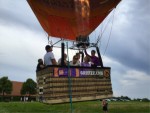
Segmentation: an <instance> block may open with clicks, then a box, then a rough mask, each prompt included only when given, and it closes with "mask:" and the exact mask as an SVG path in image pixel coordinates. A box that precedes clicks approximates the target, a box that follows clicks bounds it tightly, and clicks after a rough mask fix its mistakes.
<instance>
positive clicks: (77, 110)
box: [0, 101, 150, 113]
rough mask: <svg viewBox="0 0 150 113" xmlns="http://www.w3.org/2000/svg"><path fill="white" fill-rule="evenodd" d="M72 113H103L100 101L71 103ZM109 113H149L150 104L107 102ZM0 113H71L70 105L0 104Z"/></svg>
mask: <svg viewBox="0 0 150 113" xmlns="http://www.w3.org/2000/svg"><path fill="white" fill-rule="evenodd" d="M72 105H73V112H72V113H103V112H102V107H101V102H100V101H88V102H77V103H73V104H72ZM108 109H109V113H150V102H109V107H108ZM0 113H71V110H70V104H69V103H67V104H56V105H48V104H42V103H39V102H0Z"/></svg>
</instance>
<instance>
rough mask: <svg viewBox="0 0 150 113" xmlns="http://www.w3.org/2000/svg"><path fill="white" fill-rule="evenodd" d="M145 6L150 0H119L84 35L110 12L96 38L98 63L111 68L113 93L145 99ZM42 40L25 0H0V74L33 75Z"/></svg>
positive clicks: (149, 31)
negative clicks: (99, 55) (111, 11)
mask: <svg viewBox="0 0 150 113" xmlns="http://www.w3.org/2000/svg"><path fill="white" fill-rule="evenodd" d="M149 11H150V0H122V2H121V3H120V4H119V5H118V6H117V8H116V10H115V13H111V14H110V15H109V16H108V17H107V19H106V20H105V21H104V23H103V24H101V25H100V26H99V27H98V28H97V29H96V30H95V31H94V32H93V33H92V34H91V35H90V40H92V39H94V38H97V37H98V35H99V34H100V32H101V29H102V28H104V26H105V25H106V23H107V22H108V20H109V18H110V19H111V18H112V15H113V14H114V15H115V16H114V21H113V22H111V21H110V22H109V23H108V27H107V28H106V30H105V32H104V34H103V37H102V38H101V41H100V51H101V53H102V57H103V61H104V66H109V67H111V78H112V86H113V92H114V96H121V95H123V96H129V97H131V98H150V87H149V86H150V39H149V38H150V13H149ZM112 20H113V19H112ZM112 23H113V26H112V31H111V25H112ZM109 33H111V36H110V39H109ZM53 41H54V40H53ZM47 43H48V42H47V36H46V33H45V32H44V30H43V29H42V27H41V26H40V24H39V22H38V20H37V18H36V17H35V15H34V13H33V12H32V10H31V8H30V7H29V5H28V3H27V1H26V0H0V77H2V76H8V77H9V79H10V80H13V81H22V82H24V81H25V80H26V79H27V78H32V79H34V80H36V73H35V70H36V65H37V59H38V58H43V56H44V54H45V50H44V47H45V45H47ZM107 43H108V47H107ZM106 48H107V49H106ZM56 50H57V51H60V50H58V49H54V55H55V57H56V59H58V58H59V57H60V55H59V54H58V53H59V52H57V53H56V52H55V51H56ZM70 54H72V52H70Z"/></svg>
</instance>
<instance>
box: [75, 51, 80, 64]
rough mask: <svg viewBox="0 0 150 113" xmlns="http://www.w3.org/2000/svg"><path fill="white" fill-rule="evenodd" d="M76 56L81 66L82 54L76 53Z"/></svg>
mask: <svg viewBox="0 0 150 113" xmlns="http://www.w3.org/2000/svg"><path fill="white" fill-rule="evenodd" d="M76 56H77V58H78V61H77V62H78V63H79V64H80V53H76Z"/></svg>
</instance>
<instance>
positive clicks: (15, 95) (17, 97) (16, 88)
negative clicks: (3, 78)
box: [0, 81, 36, 101]
mask: <svg viewBox="0 0 150 113" xmlns="http://www.w3.org/2000/svg"><path fill="white" fill-rule="evenodd" d="M22 85H23V82H18V81H12V92H11V94H4V96H5V99H6V100H9V101H10V100H11V101H25V100H27V98H28V96H29V95H21V93H20V92H21V88H22ZM0 97H1V98H2V93H0ZM30 97H31V99H32V100H35V99H36V95H31V96H30ZM0 100H1V99H0Z"/></svg>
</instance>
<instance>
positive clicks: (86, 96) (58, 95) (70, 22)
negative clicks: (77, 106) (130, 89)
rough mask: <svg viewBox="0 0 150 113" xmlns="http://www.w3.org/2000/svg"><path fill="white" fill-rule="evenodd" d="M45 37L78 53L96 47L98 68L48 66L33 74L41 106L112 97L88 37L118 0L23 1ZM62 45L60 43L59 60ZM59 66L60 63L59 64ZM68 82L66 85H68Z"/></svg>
mask: <svg viewBox="0 0 150 113" xmlns="http://www.w3.org/2000/svg"><path fill="white" fill-rule="evenodd" d="M27 1H28V3H29V5H30V7H31V8H32V10H33V12H34V14H35V15H36V17H37V19H38V21H39V22H40V24H41V26H42V27H43V29H44V30H45V31H46V32H47V34H48V36H52V37H55V38H61V39H63V40H69V41H75V42H76V44H75V45H73V47H72V48H74V46H75V47H76V48H78V49H82V50H84V49H85V47H84V46H85V45H86V46H90V47H94V46H95V47H96V50H97V53H98V56H99V60H100V61H101V65H100V67H96V68H92V67H88V68H87V67H86V68H85V67H71V66H67V67H66V66H64V65H63V63H62V66H49V67H47V68H45V69H43V70H41V71H38V72H37V83H38V96H39V97H41V96H42V97H43V98H44V101H43V102H45V103H64V102H69V101H70V100H69V98H71V99H72V101H73V102H75V101H86V100H96V99H102V98H109V97H112V95H113V91H112V86H111V77H110V67H104V66H103V62H102V59H101V55H100V52H99V48H98V47H97V45H96V44H93V43H90V42H89V38H88V36H89V35H90V34H91V33H92V32H93V31H94V30H95V29H96V28H97V27H98V26H99V25H100V24H101V23H102V21H103V20H104V19H105V18H106V17H107V15H108V14H109V13H110V12H111V11H112V10H113V9H114V8H115V7H116V6H117V5H118V4H119V2H120V1H121V0H27ZM70 48H71V47H70ZM63 54H64V43H62V59H63ZM62 62H63V60H62ZM68 80H69V81H70V82H68Z"/></svg>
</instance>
